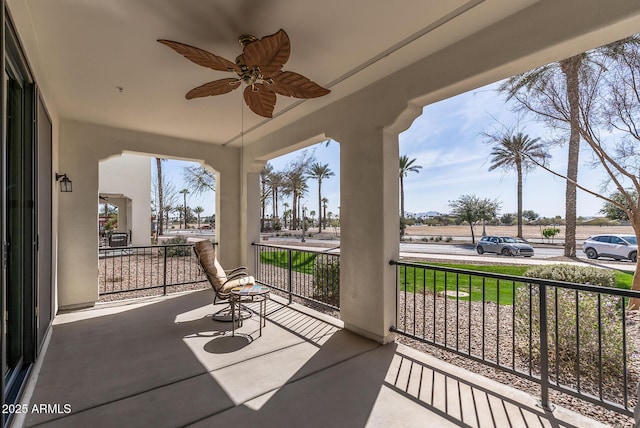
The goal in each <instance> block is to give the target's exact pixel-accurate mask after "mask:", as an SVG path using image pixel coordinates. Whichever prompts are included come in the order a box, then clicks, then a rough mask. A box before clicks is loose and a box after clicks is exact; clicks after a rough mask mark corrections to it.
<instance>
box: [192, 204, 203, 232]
mask: <svg viewBox="0 0 640 428" xmlns="http://www.w3.org/2000/svg"><path fill="white" fill-rule="evenodd" d="M193 212H194V213H196V215H197V216H198V229H200V214H202V213H203V212H204V208H202V207H201V206H199V205H198V206H197V207H195V208H194V209H193Z"/></svg>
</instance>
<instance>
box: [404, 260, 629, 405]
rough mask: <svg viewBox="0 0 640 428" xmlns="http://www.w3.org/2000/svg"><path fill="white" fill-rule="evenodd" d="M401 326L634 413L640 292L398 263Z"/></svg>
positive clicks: (546, 386)
mask: <svg viewBox="0 0 640 428" xmlns="http://www.w3.org/2000/svg"><path fill="white" fill-rule="evenodd" d="M391 264H392V265H395V266H396V269H397V280H398V284H397V300H398V301H397V306H398V312H397V318H396V326H395V327H394V328H393V329H392V330H393V331H395V332H397V333H399V334H402V335H405V336H408V337H411V338H413V339H416V340H419V341H422V342H426V343H429V344H431V345H433V346H436V347H439V348H442V349H446V350H447V351H451V352H453V353H456V354H458V355H462V356H464V357H467V358H470V359H473V360H476V361H479V362H482V363H484V364H487V365H490V366H492V367H495V368H498V369H501V370H504V371H507V372H510V373H512V374H515V375H517V376H519V377H523V378H525V379H528V380H530V381H532V382H535V383H537V384H539V385H540V402H541V405H542V407H544V408H546V409H549V408H550V406H551V404H550V400H549V390H550V389H554V390H557V391H560V392H562V393H565V394H569V395H571V396H575V397H578V398H580V399H583V400H586V401H589V402H591V403H594V404H597V405H600V406H603V407H605V408H607V409H610V410H614V411H617V412H620V413H622V414H624V415H627V416H633V409H634V406H635V404H636V401H637V396H636V393H635V391H636V387H637V384H638V380H639V379H640V373H639V370H638V368H637V367H638V365H637V364H634V362H635V360H632V359H636V358H637V356H636V355H635V353H634V352H635V351H640V349H638V345H636V340H635V338H636V337H638V331H636V330H635V329H637V328H638V327H637V324H638V319H639V318H638V317H637V314H636V312H637V311H629V310H628V309H627V305H628V302H629V298H640V292H637V291H631V290H623V289H617V288H607V287H599V286H595V285H585V284H573V283H565V282H559V281H550V280H542V279H534V278H525V277H518V276H508V275H501V274H492V273H485V272H475V271H468V270H460V269H452V268H446V267H440V266H430V265H424V264H415V263H405V262H399V261H391Z"/></svg>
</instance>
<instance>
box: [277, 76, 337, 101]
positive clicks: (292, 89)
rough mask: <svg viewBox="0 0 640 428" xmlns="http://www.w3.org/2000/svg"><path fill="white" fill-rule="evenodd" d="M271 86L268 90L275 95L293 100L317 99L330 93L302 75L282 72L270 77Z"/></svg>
mask: <svg viewBox="0 0 640 428" xmlns="http://www.w3.org/2000/svg"><path fill="white" fill-rule="evenodd" d="M272 79H273V84H271V85H269V88H270V89H271V90H272V91H273V92H275V93H276V94H280V95H285V96H287V97H295V98H318V97H322V96H324V95H327V94H328V93H329V92H331V91H330V90H329V89H326V88H323V87H322V86H320V85H318V84H317V83H315V82H313V81H311V80H310V79H309V78H307V77H305V76H303V75H302V74H298V73H294V72H293V71H283V72H281V73H278V74H276V75H274V76H273V77H272Z"/></svg>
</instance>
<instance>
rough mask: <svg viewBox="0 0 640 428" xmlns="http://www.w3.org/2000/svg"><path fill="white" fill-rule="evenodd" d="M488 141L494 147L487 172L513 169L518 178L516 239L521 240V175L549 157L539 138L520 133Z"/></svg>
mask: <svg viewBox="0 0 640 428" xmlns="http://www.w3.org/2000/svg"><path fill="white" fill-rule="evenodd" d="M490 139H491V141H492V142H493V143H494V144H495V145H494V146H493V149H492V150H491V154H490V157H491V166H489V171H493V170H494V169H498V168H502V169H504V170H507V171H509V170H512V169H515V171H516V175H517V177H518V187H517V189H518V190H517V192H518V237H520V238H522V174H523V172H525V173H526V172H527V171H530V170H532V169H534V168H535V167H536V166H537V165H538V164H544V162H545V161H546V159H548V158H550V157H551V155H549V152H548V151H547V149H546V147H545V144H544V143H541V142H540V139H539V138H529V136H528V135H525V134H523V133H522V132H518V133H515V134H511V133H509V134H503V135H494V136H491V137H490Z"/></svg>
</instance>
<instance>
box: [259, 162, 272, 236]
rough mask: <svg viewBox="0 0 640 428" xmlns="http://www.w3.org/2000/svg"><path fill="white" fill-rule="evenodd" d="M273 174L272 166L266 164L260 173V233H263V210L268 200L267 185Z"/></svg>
mask: <svg viewBox="0 0 640 428" xmlns="http://www.w3.org/2000/svg"><path fill="white" fill-rule="evenodd" d="M272 172H273V165H271V164H270V163H268V162H267V164H266V165H265V166H264V168H262V171H260V231H261V232H264V217H265V209H266V206H267V199H269V196H270V193H271V188H270V186H269V185H268V183H269V175H270V174H271V173H272Z"/></svg>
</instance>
